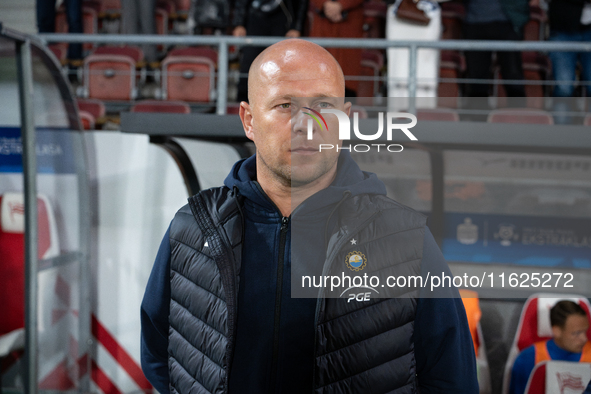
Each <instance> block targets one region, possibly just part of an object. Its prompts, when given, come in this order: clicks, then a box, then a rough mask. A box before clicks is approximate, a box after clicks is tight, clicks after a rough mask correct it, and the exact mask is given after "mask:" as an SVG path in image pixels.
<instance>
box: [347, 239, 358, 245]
mask: <svg viewBox="0 0 591 394" xmlns="http://www.w3.org/2000/svg"><path fill="white" fill-rule="evenodd" d="M349 242H351V245H357V240H356V239H355V238H353V239H352V240H351V241H349Z"/></svg>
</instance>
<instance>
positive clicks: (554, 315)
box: [509, 300, 591, 394]
mask: <svg viewBox="0 0 591 394" xmlns="http://www.w3.org/2000/svg"><path fill="white" fill-rule="evenodd" d="M550 324H551V326H552V339H549V340H547V341H540V342H536V343H534V344H533V345H532V346H530V347H528V348H526V349H524V350H523V351H522V352H521V353H520V354H519V356H517V358H516V359H515V363H514V364H513V368H512V370H511V385H510V386H509V394H523V393H524V392H525V388H526V386H527V381H528V379H529V375H530V374H531V372H532V371H533V369H534V367H535V366H536V364H539V363H541V362H543V361H549V360H559V361H573V362H587V363H588V362H591V343H589V342H588V341H587V330H588V329H589V319H588V318H587V314H586V313H585V310H584V309H583V308H581V306H580V305H579V304H576V303H574V302H572V301H568V300H563V301H559V302H557V303H556V305H554V306H553V307H552V309H550Z"/></svg>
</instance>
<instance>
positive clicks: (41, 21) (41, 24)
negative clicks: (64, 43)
mask: <svg viewBox="0 0 591 394" xmlns="http://www.w3.org/2000/svg"><path fill="white" fill-rule="evenodd" d="M55 3H56V0H37V29H38V30H39V33H55ZM64 6H65V9H66V20H67V22H68V33H82V32H83V30H82V0H64ZM68 61H69V63H70V65H71V66H74V67H78V66H80V65H82V44H69V45H68Z"/></svg>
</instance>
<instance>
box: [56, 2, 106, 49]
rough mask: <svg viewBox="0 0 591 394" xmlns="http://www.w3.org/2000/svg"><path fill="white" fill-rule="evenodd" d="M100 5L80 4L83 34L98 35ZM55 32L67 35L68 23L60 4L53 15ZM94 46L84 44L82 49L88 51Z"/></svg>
mask: <svg viewBox="0 0 591 394" xmlns="http://www.w3.org/2000/svg"><path fill="white" fill-rule="evenodd" d="M99 10H100V4H99V3H96V2H84V3H82V31H83V33H84V34H97V33H98V14H99V12H100V11H99ZM55 32H56V33H68V21H67V18H66V11H65V8H64V5H63V4H62V5H61V6H60V7H59V8H58V10H57V12H56V14H55ZM93 45H94V44H91V43H85V44H83V48H84V49H86V50H90V49H91V48H92V47H93Z"/></svg>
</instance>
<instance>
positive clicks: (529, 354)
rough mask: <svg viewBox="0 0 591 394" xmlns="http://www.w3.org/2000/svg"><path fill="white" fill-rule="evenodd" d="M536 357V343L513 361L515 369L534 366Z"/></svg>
mask: <svg viewBox="0 0 591 394" xmlns="http://www.w3.org/2000/svg"><path fill="white" fill-rule="evenodd" d="M535 359H536V349H535V346H534V345H531V346H528V347H526V348H525V349H523V350H522V351H521V353H519V355H518V356H517V358H516V359H515V362H514V363H513V369H515V368H517V369H519V368H524V367H533V364H534V363H535Z"/></svg>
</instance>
